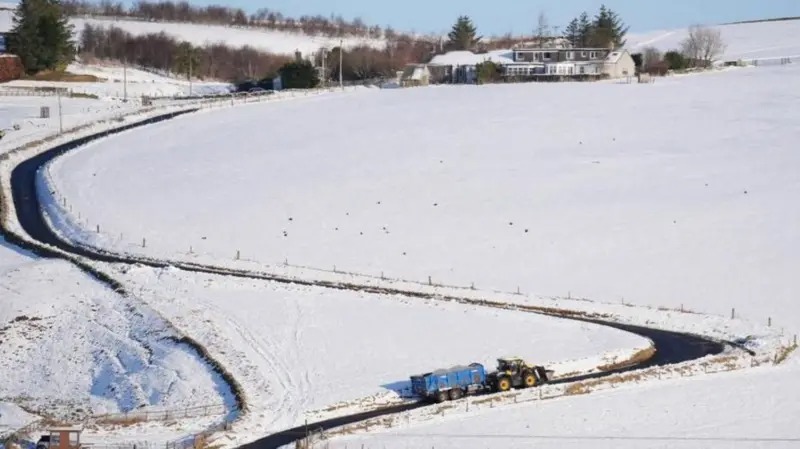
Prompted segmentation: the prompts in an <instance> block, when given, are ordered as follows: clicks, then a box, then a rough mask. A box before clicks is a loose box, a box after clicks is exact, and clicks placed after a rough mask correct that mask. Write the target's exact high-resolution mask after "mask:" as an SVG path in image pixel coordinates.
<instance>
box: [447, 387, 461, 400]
mask: <svg viewBox="0 0 800 449" xmlns="http://www.w3.org/2000/svg"><path fill="white" fill-rule="evenodd" d="M462 396H464V392H463V391H461V389H460V388H453V389H452V390H450V400H451V401H457V400H459V399H461V397H462Z"/></svg>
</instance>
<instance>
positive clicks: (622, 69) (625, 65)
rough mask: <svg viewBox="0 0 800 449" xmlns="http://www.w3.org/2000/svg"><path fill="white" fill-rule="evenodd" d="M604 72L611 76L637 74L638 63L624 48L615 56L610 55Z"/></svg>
mask: <svg viewBox="0 0 800 449" xmlns="http://www.w3.org/2000/svg"><path fill="white" fill-rule="evenodd" d="M603 73H605V74H607V75H608V76H609V77H610V78H625V77H628V76H634V75H635V74H636V63H635V62H634V61H633V57H632V56H631V54H630V53H628V51H627V50H623V51H622V52H621V54H619V55H618V56H617V57H615V58H611V57H609V60H607V61H606V63H605V65H604V67H603Z"/></svg>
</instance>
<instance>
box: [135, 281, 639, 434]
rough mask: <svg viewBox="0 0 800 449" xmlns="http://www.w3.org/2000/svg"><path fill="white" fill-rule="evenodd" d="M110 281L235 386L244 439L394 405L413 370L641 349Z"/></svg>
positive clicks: (538, 323) (369, 306)
mask: <svg viewBox="0 0 800 449" xmlns="http://www.w3.org/2000/svg"><path fill="white" fill-rule="evenodd" d="M119 276H120V277H121V278H123V279H125V281H126V282H127V283H130V284H131V289H132V291H134V292H135V293H136V294H137V295H138V296H140V297H141V298H143V299H144V300H146V301H147V302H148V303H150V304H151V305H152V306H153V307H154V308H155V309H156V310H158V311H159V312H160V313H162V314H163V315H164V316H165V317H166V318H167V319H169V320H170V321H172V322H174V323H176V325H177V326H178V327H179V328H182V329H186V330H187V332H189V333H190V334H191V335H192V336H194V337H195V338H196V339H198V340H199V341H200V342H201V343H203V344H204V345H206V346H207V347H208V348H209V349H210V350H211V352H212V353H213V354H219V358H220V359H221V361H222V363H223V364H224V365H225V366H226V367H228V369H229V370H231V372H232V373H233V374H234V376H235V377H236V378H237V379H238V380H239V382H240V383H242V385H243V387H244V389H245V392H246V394H247V397H248V401H249V405H250V407H251V410H252V411H251V413H250V415H248V417H246V418H245V419H246V422H245V423H243V425H244V426H246V427H245V429H246V430H247V432H244V431H243V430H245V429H240V431H239V432H238V433H239V435H240V436H241V437H242V438H246V439H253V438H254V436H255V435H259V434H261V435H263V434H266V433H269V432H270V431H278V430H281V429H283V428H287V427H290V426H292V425H297V424H300V423H302V422H303V419H304V418H309V421H312V422H313V421H314V420H315V419H319V418H324V417H326V416H330V415H331V414H336V413H341V412H342V410H340V407H341V408H344V406H348V405H349V406H350V407H355V408H356V409H357V408H358V407H359V406H368V405H370V404H374V403H381V402H386V401H392V400H396V399H397V396H398V393H402V391H403V389H404V388H405V387H407V385H406V384H407V383H408V377H409V376H410V375H411V374H416V373H420V372H428V371H431V370H433V369H436V368H442V367H448V366H453V365H458V364H466V363H471V362H480V363H484V364H486V365H487V366H490V367H491V366H494V364H495V359H496V358H497V357H500V356H503V355H518V356H522V357H526V358H529V359H531V360H536V361H537V362H542V363H547V364H548V365H550V366H552V367H553V368H554V370H555V371H556V373H557V374H564V373H566V372H569V371H574V370H582V371H584V372H585V371H588V370H591V369H593V368H595V367H597V366H599V365H601V364H605V363H608V362H609V361H613V360H616V361H621V360H625V359H627V358H628V357H630V355H632V354H633V353H634V352H635V351H636V349H642V348H646V347H648V346H649V345H650V342H649V341H648V340H645V339H642V338H640V337H637V336H635V335H632V334H629V333H626V332H621V331H616V330H612V329H608V328H603V327H599V326H595V325H587V324H581V323H576V322H569V321H564V320H553V319H549V318H545V317H541V316H538V315H533V314H527V313H518V312H513V311H504V310H493V309H486V308H476V307H472V306H464V305H458V304H445V303H441V302H436V301H423V300H409V299H403V298H400V297H396V298H392V297H381V296H376V295H368V294H359V293H353V292H344V291H332V290H327V289H320V288H310V287H298V286H284V285H281V284H274V283H269V282H261V281H243V280H239V279H235V278H233V279H231V278H226V277H220V276H205V275H193V274H187V273H184V272H181V271H178V270H174V269H167V270H151V269H147V268H130V269H126V270H124V274H120V275H119ZM604 357H606V359H605V360H604ZM332 406H333V407H332Z"/></svg>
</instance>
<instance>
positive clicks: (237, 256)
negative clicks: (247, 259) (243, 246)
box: [236, 249, 241, 260]
mask: <svg viewBox="0 0 800 449" xmlns="http://www.w3.org/2000/svg"><path fill="white" fill-rule="evenodd" d="M240 255H241V254H240V253H239V250H238V249H237V250H236V260H239V256H240Z"/></svg>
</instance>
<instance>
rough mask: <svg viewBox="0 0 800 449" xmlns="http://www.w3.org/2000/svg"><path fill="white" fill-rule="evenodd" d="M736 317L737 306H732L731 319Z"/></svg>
mask: <svg viewBox="0 0 800 449" xmlns="http://www.w3.org/2000/svg"><path fill="white" fill-rule="evenodd" d="M734 318H736V308H731V319H734Z"/></svg>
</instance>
